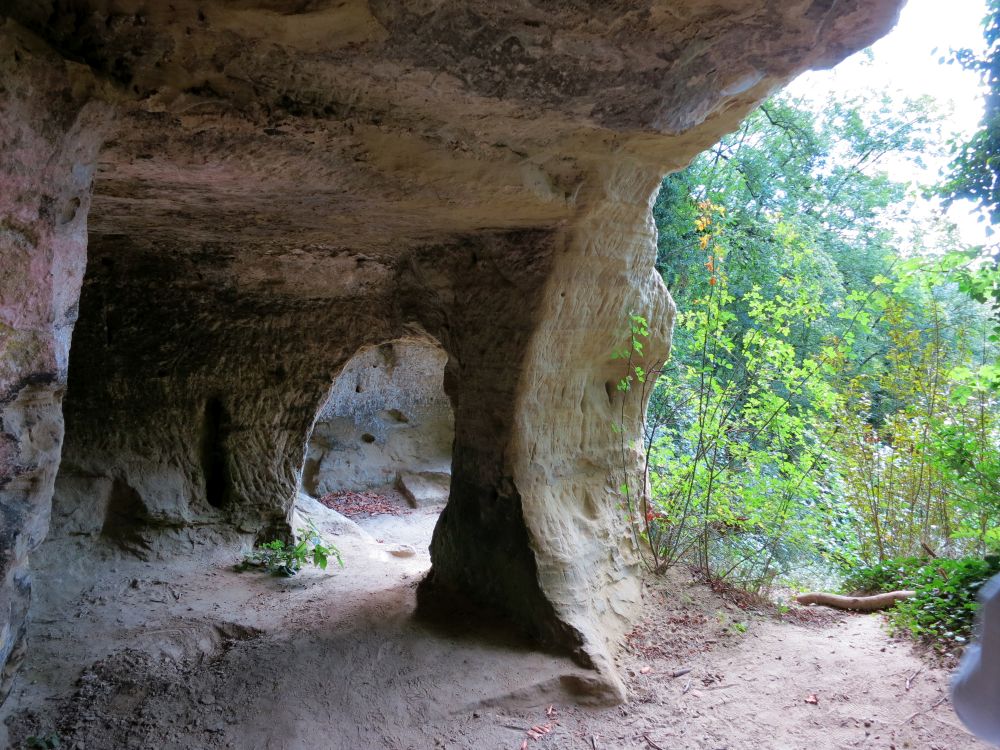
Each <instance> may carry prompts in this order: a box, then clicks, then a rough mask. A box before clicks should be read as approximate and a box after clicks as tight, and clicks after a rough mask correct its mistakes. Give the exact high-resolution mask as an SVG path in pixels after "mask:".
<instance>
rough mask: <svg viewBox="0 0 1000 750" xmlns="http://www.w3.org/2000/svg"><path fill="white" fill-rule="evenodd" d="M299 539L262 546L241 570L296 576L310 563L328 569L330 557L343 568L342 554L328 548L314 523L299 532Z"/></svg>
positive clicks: (267, 543)
mask: <svg viewBox="0 0 1000 750" xmlns="http://www.w3.org/2000/svg"><path fill="white" fill-rule="evenodd" d="M298 536H299V540H298V541H297V542H293V543H291V544H286V543H285V542H283V541H281V540H280V539H275V540H274V541H270V542H265V543H264V544H261V545H259V546H258V547H256V548H255V549H254V551H253V552H251V553H250V554H249V555H247V556H246V557H245V558H244V559H243V561H242V562H241V563H240V565H239V568H240V569H241V570H245V569H247V568H262V569H263V570H266V571H267V572H268V573H271V574H272V575H280V576H293V575H295V574H296V573H298V572H299V571H300V570H301V569H302V568H303V566H305V565H307V564H309V563H312V564H313V565H315V566H316V567H317V568H319V569H320V570H326V566H327V563H328V562H329V559H330V558H331V557H333V558H336V560H337V562H338V563H339V564H340V567H344V560H343V558H342V557H341V555H340V551H339V550H338V549H337V548H336V547H334V546H333V545H330V546H327V545H326V543H325V542H324V541H323V538H322V537H321V536H320V533H319V530H318V529H317V528H316V526H315V524H313V523H312V522H311V521H310V522H309V525H308V527H305V528H300V529H299V530H298Z"/></svg>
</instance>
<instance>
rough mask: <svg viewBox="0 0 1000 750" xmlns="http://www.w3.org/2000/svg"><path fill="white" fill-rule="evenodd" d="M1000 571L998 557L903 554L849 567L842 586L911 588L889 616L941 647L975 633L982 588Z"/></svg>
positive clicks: (851, 589) (847, 589) (854, 591)
mask: <svg viewBox="0 0 1000 750" xmlns="http://www.w3.org/2000/svg"><path fill="white" fill-rule="evenodd" d="M997 573H1000V557H997V556H995V555H991V556H988V557H986V558H985V559H984V558H978V557H962V558H958V559H949V558H934V559H929V560H928V559H920V558H916V557H903V558H895V559H889V560H885V561H883V562H881V563H877V564H875V565H870V566H867V567H863V568H859V569H856V570H853V571H851V573H850V574H849V575H848V576H847V578H846V579H845V580H844V591H845V592H847V593H851V594H861V593H864V594H869V593H882V592H886V591H897V590H900V589H912V590H913V591H914V592H916V593H915V596H913V597H912V598H910V599H906V600H903V601H900V602H897V604H896V606H895V607H893V609H892V610H890V611H889V619H890V621H891V623H892V624H893V626H894V627H895V628H897V629H900V630H904V631H906V632H908V633H910V634H911V635H913V636H914V637H915V638H918V639H921V640H924V641H927V642H928V643H931V644H933V645H934V646H935V647H936V648H938V649H942V650H944V649H949V648H953V647H955V646H960V645H961V644H963V643H965V642H967V641H968V640H969V638H970V637H971V635H972V629H973V625H974V623H975V615H976V611H977V610H978V609H979V603H978V602H977V601H976V597H977V595H978V594H979V589H980V588H982V586H983V584H984V583H986V581H988V580H989V579H990V578H991V577H993V576H994V575H996V574H997Z"/></svg>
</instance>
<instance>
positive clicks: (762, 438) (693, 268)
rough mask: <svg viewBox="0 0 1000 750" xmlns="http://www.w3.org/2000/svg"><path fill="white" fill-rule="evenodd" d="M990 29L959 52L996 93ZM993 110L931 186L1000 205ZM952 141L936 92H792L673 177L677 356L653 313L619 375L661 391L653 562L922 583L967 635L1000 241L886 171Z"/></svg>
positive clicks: (997, 469)
mask: <svg viewBox="0 0 1000 750" xmlns="http://www.w3.org/2000/svg"><path fill="white" fill-rule="evenodd" d="M996 17H997V10H996V7H994V9H993V11H992V15H991V19H993V21H992V22H988V23H987V24H986V28H987V34H988V35H989V34H990V33H991V31H990V30H991V29H992V30H993V36H994V37H995V36H996V34H995V29H996V23H995V19H996ZM988 41H990V44H991V47H990V50H991V51H992V53H993V57H989V58H988V59H987V60H978V61H976V60H975V59H974V58H971V57H970V55H971V53H968V54H963V53H958V54H957V55H956V58H957V59H958V60H959V62H960V63H962V64H963V65H965V66H966V67H970V68H973V69H975V70H980V71H983V72H984V74H985V75H986V77H987V82H988V83H989V84H990V86H991V90H992V91H996V89H997V77H996V76H995V75H993V73H992V71H993V68H994V67H995V65H994V64H993V63H995V58H996V52H995V50H996V41H995V39H992V38H990V37H989V36H988ZM993 96H994V97H996V94H993ZM990 111H991V110H990V109H989V107H988V109H987V117H986V119H985V120H984V123H985V124H984V128H985V130H984V131H982V132H981V133H980V134H979V135H977V137H976V139H974V141H973V144H972V146H967V145H964V144H952V146H951V148H952V153H953V155H956V154H957V159H956V161H955V162H954V164H953V167H952V175H951V177H950V178H949V179H948V180H946V181H944V182H943V183H942V184H940V185H939V186H923V190H924V191H925V192H935V191H936V192H940V193H943V194H944V195H945V197H946V198H948V199H950V200H954V199H955V198H956V197H972V198H976V199H981V205H982V206H983V207H984V208H985V209H986V210H988V211H989V212H990V218H991V220H994V219H995V217H994V216H993V214H994V213H995V210H994V209H995V202H993V195H994V192H990V191H989V190H987V188H986V187H983V186H984V185H989V184H992V185H995V184H996V183H995V176H994V172H993V171H992V170H993V169H995V165H993V164H992V162H990V166H989V167H984V166H983V165H984V164H986V163H987V161H988V159H989V155H990V154H991V153H992V151H990V147H989V143H991V141H990V140H989V137H990V134H991V133H992V131H993V130H995V129H996V125H995V122H994V121H995V119H996V118H995V117H993V116H992V115H990ZM976 144H978V146H976ZM973 146H975V147H976V148H978V149H979V150H978V152H977V151H976V150H975V148H973ZM945 147H946V146H945V143H944V142H943V138H942V136H941V134H940V115H939V113H938V112H937V111H936V107H935V104H934V102H933V101H931V100H930V99H922V100H902V101H893V100H892V99H891V98H889V97H888V96H886V95H884V94H882V95H875V94H874V93H869V94H868V95H866V96H863V97H860V98H858V99H856V100H854V101H837V102H832V103H830V104H829V105H828V106H827V107H825V108H824V109H822V110H817V109H816V108H815V107H811V106H810V105H809V103H808V102H806V101H804V100H801V99H795V98H793V97H791V96H788V95H783V96H778V97H776V98H774V99H772V100H771V101H769V102H767V103H766V104H765V105H763V106H762V107H761V108H760V109H759V110H758V111H757V112H755V113H754V114H753V115H751V116H750V117H749V118H748V119H747V120H746V121H745V122H744V124H743V127H742V128H741V129H740V130H739V131H738V132H736V133H734V134H732V135H730V136H727V137H726V138H724V139H723V140H722V141H721V142H720V143H718V144H717V145H716V146H714V147H713V148H712V149H710V150H709V151H707V152H705V153H704V154H702V155H701V156H700V157H699V158H698V159H696V160H695V162H694V163H693V164H692V165H691V166H690V167H689V168H688V169H686V170H685V171H683V172H680V173H678V174H674V175H671V176H669V177H667V178H666V179H665V180H664V182H663V186H662V189H661V191H660V193H659V195H658V197H657V201H656V204H655V207H654V217H655V220H656V225H657V229H658V233H659V234H658V242H659V253H658V268H659V270H660V272H661V274H662V275H663V278H664V280H665V282H666V283H667V285H668V287H669V288H670V290H671V293H672V294H673V296H674V298H675V300H676V301H677V303H678V307H679V309H680V310H681V313H680V316H679V320H678V325H677V327H676V330H675V339H674V344H673V354H672V358H671V360H670V361H669V362H668V363H667V364H666V365H664V366H663V367H662V369H661V368H658V367H656V363H648V362H644V361H643V360H642V340H643V336H644V335H645V334H644V331H645V325H644V324H645V321H644V320H643V318H642V316H641V314H639V313H641V311H637V312H636V313H635V314H634V315H633V318H632V320H631V323H630V333H629V334H628V335H626V337H625V339H624V340H625V344H624V346H623V347H620V348H619V350H618V351H617V352H616V356H618V357H621V358H623V359H624V360H625V362H626V365H625V367H626V368H627V369H628V373H627V375H626V377H625V378H624V379H623V380H622V382H621V383H620V384H619V388H620V389H622V390H635V389H640V388H641V390H642V391H643V396H647V395H648V396H649V399H650V400H649V410H648V416H647V421H646V424H645V425H644V428H645V429H644V433H643V434H644V445H642V446H636V447H640V448H641V452H642V454H643V455H644V457H645V461H646V463H647V471H648V474H647V476H648V488H649V489H648V493H644V492H642V491H641V490H640V491H638V492H637V491H636V490H637V489H638V488H641V487H642V486H643V484H644V483H645V479H644V478H642V477H639V478H635V477H630V478H629V480H628V481H627V482H626V483H625V485H624V486H623V490H624V493H623V494H624V499H625V505H626V506H627V509H626V510H627V513H628V514H629V517H630V520H631V522H632V527H633V529H634V531H635V533H636V537H637V541H639V543H640V549H641V550H643V551H644V553H643V554H644V557H645V558H646V562H647V564H648V566H649V567H650V568H652V569H654V570H662V569H664V568H666V567H669V566H671V565H673V564H676V563H686V564H689V565H691V566H693V567H694V568H695V569H696V570H697V571H698V572H699V574H700V575H702V576H703V577H705V578H706V579H708V580H710V581H713V582H714V583H715V584H716V585H725V586H733V587H736V588H738V589H742V590H747V591H749V592H751V593H753V594H760V593H766V592H772V591H774V590H775V589H776V588H779V587H791V588H796V587H802V586H808V587H815V588H830V587H837V588H842V589H843V590H845V591H850V592H855V591H859V590H864V591H865V592H877V591H890V590H894V589H903V588H906V589H910V588H914V589H916V590H917V596H916V597H914V598H913V599H912V600H909V601H905V602H903V603H902V604H899V605H898V606H897V607H896V608H895V609H894V610H893V612H892V615H891V616H892V618H893V621H894V623H895V625H896V626H897V627H899V628H901V629H903V630H906V631H909V632H910V633H912V634H913V635H915V636H917V637H920V638H922V639H926V640H927V641H929V642H931V643H933V644H934V645H935V646H936V647H937V648H938V649H939V650H940V651H942V652H946V653H949V652H953V651H954V650H955V648H956V647H960V646H961V644H962V643H964V642H965V641H966V639H967V638H968V637H969V635H970V632H971V628H972V622H973V614H974V611H975V608H976V603H975V594H976V592H977V590H978V587H979V586H980V585H982V583H983V582H984V581H985V580H986V579H987V578H988V577H989V576H990V575H992V574H994V573H996V572H997V570H998V568H1000V563H998V558H997V553H998V552H1000V526H998V520H1000V400H998V397H997V393H998V381H1000V378H998V373H1000V370H998V368H997V358H998V354H1000V349H998V343H1000V336H998V330H997V321H998V317H997V309H998V308H997V299H998V295H997V292H996V290H997V289H998V285H997V274H996V260H995V257H994V256H993V254H992V250H991V249H989V248H985V249H984V248H977V247H967V246H963V244H962V242H961V240H960V238H959V233H958V231H957V229H956V227H955V226H954V225H952V224H950V223H949V222H948V221H947V220H946V219H945V218H944V217H943V215H942V214H941V213H940V212H938V213H935V214H928V213H927V212H925V211H923V210H921V206H920V205H919V204H921V203H922V202H923V201H925V200H926V199H925V198H923V197H921V196H920V195H917V194H915V193H914V190H913V188H912V187H911V186H907V185H906V184H903V183H901V182H899V181H896V180H894V179H892V178H891V177H890V176H889V174H888V173H887V171H886V170H885V169H884V164H885V162H886V161H889V160H893V159H896V160H899V159H908V160H913V161H919V160H921V159H923V158H925V156H926V155H927V153H928V152H929V151H932V150H934V149H941V148H945ZM977 153H978V155H979V156H978V157H977V156H976V154H977ZM977 158H979V159H980V161H979V162H977V161H976V159H977ZM977 180H978V181H977ZM991 181H993V182H991ZM970 185H971V186H972V187H969V186H970ZM963 186H964V187H963ZM963 190H964V193H963V192H962V191H963ZM643 368H647V369H649V370H650V371H652V373H653V374H657V375H659V376H660V377H659V378H658V379H655V384H654V379H653V378H650V377H648V375H649V374H650V373H647V372H646V371H645V370H644V369H643ZM623 414H624V411H623ZM621 427H624V425H619V426H618V427H617V428H616V429H620V428H621ZM627 447H628V446H626V445H625V444H624V443H623V444H622V448H623V467H624V466H626V465H627V462H626V461H625V452H626V448H627Z"/></svg>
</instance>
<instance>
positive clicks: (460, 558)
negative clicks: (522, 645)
mask: <svg viewBox="0 0 1000 750" xmlns="http://www.w3.org/2000/svg"><path fill="white" fill-rule="evenodd" d="M899 5H900V0H842V1H840V2H830V1H829V0H796V1H795V2H784V1H781V0H719V1H718V2H711V3H708V2H703V1H701V0H681V1H680V2H666V1H665V0H621V1H620V2H603V1H602V2H588V1H587V0H579V1H567V2H555V3H536V2H530V1H521V0H499V1H498V0H471V2H457V1H454V2H453V1H451V0H420V1H419V2H402V0H368V1H366V0H336V1H334V0H239V1H238V2H222V0H203V1H200V2H196V1H195V0H172V1H171V2H161V1H160V0H49V1H48V2H41V3H40V2H36V0H9V1H8V2H7V3H5V4H4V7H3V10H2V11H0V12H3V13H4V14H6V20H4V22H3V27H2V29H3V34H4V39H5V40H7V41H5V42H4V45H5V46H4V47H3V48H2V55H3V57H2V60H0V65H2V66H3V73H4V76H3V78H2V79H0V81H2V83H0V85H2V86H3V91H2V102H0V107H2V108H0V116H2V119H0V133H2V134H3V152H2V154H0V175H2V176H3V180H4V187H5V190H4V191H3V196H2V198H0V201H2V206H0V208H2V210H3V217H4V218H3V219H2V220H3V222H4V223H3V225H2V227H3V235H2V239H0V242H2V244H0V255H2V258H3V263H4V267H5V268H6V267H7V264H12V265H11V266H10V267H11V268H15V269H23V271H18V272H17V273H14V274H5V276H4V277H3V279H2V280H0V291H2V294H3V296H2V300H0V310H2V313H3V316H4V317H3V325H4V326H5V328H4V329H3V331H2V335H3V339H2V346H3V347H4V362H3V369H2V370H0V390H2V394H3V396H2V398H3V401H2V403H3V407H2V408H3V409H4V412H3V420H4V422H3V434H4V437H3V441H4V442H3V443H2V446H3V447H0V451H2V453H0V459H2V462H3V463H2V469H3V472H4V477H5V478H4V479H3V480H2V484H0V492H2V500H0V507H2V508H3V512H4V518H3V524H4V527H3V539H4V552H3V555H4V556H3V564H4V566H5V567H4V573H5V575H6V576H7V577H6V578H5V579H4V581H5V582H4V589H3V594H4V596H5V602H6V604H5V605H4V607H3V608H2V609H0V628H2V629H3V633H4V636H3V638H4V640H3V641H2V643H3V646H2V649H0V656H2V657H3V658H4V659H5V660H8V661H9V662H10V663H11V664H13V663H14V661H16V660H14V661H10V655H11V653H12V650H16V647H15V646H14V645H12V644H14V643H15V642H16V638H15V637H14V636H13V635H12V634H14V633H17V632H20V630H21V628H22V624H23V617H24V603H25V601H26V593H25V591H26V587H27V584H26V582H25V581H26V579H25V577H24V576H23V575H22V573H23V571H24V560H25V557H26V555H27V552H28V550H29V549H30V548H31V546H32V545H33V544H35V543H36V542H37V540H38V538H39V537H40V535H41V534H42V533H43V532H44V527H45V524H46V520H47V509H48V506H49V500H50V496H51V486H52V477H53V475H54V473H55V471H56V468H57V465H58V460H59V442H60V441H59V433H60V430H61V421H60V416H59V393H60V392H61V387H62V383H63V382H64V381H65V353H66V352H65V347H66V345H67V342H68V328H69V325H70V322H71V320H72V317H73V311H74V310H75V304H76V290H77V288H78V286H79V276H80V272H81V270H82V263H83V252H84V250H83V243H84V231H85V230H84V222H85V221H86V218H87V207H88V201H87V197H88V186H89V183H90V177H91V175H90V171H89V170H88V168H87V165H88V164H93V159H94V156H93V151H94V147H95V146H96V143H97V139H98V128H97V127H96V125H95V124H92V123H90V122H89V121H88V115H87V113H88V112H89V110H88V108H87V106H84V105H83V102H85V101H87V100H88V98H89V99H95V100H96V99H99V100H101V101H102V102H105V103H107V104H108V105H110V107H111V108H112V109H113V110H114V111H115V112H116V114H117V119H116V127H115V129H114V131H113V132H112V133H111V134H110V136H109V138H108V140H107V142H106V143H105V145H104V148H103V150H102V151H101V154H100V157H99V159H98V174H97V178H96V183H95V192H94V198H93V205H92V207H91V210H90V233H89V238H90V247H89V252H90V261H89V266H88V272H87V279H86V282H85V285H84V290H83V294H82V298H81V300H80V307H79V310H80V321H79V325H78V327H77V332H76V334H75V336H74V339H73V346H72V353H71V356H70V388H69V395H68V397H67V400H66V404H65V414H66V431H67V432H66V435H67V437H66V446H65V451H64V460H63V467H62V470H61V472H60V478H59V487H58V489H57V500H56V506H57V509H58V521H59V528H60V529H61V530H63V531H65V533H74V534H80V535H84V536H88V535H89V536H93V537H94V538H95V539H97V538H104V539H106V540H108V541H111V542H113V543H115V544H117V545H119V546H122V547H125V548H126V549H129V550H132V551H135V552H138V553H141V554H168V553H170V551H171V550H172V549H180V548H185V549H188V550H189V549H190V544H191V542H193V541H197V540H198V539H203V538H205V536H206V535H211V536H212V537H213V538H215V539H217V540H226V539H231V540H233V541H235V540H237V539H243V540H249V539H252V538H254V537H259V536H262V535H269V534H275V533H285V532H287V522H288V518H289V514H290V512H291V509H292V504H293V500H294V497H295V493H296V488H297V485H298V482H299V476H300V472H301V468H302V465H303V460H304V457H305V455H306V444H307V440H308V437H309V434H310V430H311V428H312V425H313V423H314V420H315V418H316V414H317V412H318V410H319V409H320V408H321V406H322V405H323V404H324V403H325V401H326V399H327V397H328V393H329V390H330V387H331V383H333V382H334V379H335V378H336V377H337V375H338V374H339V373H341V372H342V370H343V368H344V367H345V366H346V365H347V363H348V362H349V361H350V360H351V359H352V357H354V356H356V355H357V353H358V352H361V351H364V350H366V349H369V348H371V347H379V346H383V345H386V344H388V343H389V342H393V341H398V340H400V339H408V338H423V339H431V340H434V341H436V342H437V343H438V344H439V345H440V346H441V347H442V349H443V350H444V352H445V353H446V354H447V364H446V366H445V373H444V389H445V392H446V393H447V395H448V398H449V399H450V401H451V406H452V411H453V413H454V420H455V435H454V448H453V457H452V485H451V497H450V500H449V503H448V506H447V508H446V510H445V511H444V513H443V514H442V516H441V519H440V522H439V524H438V527H437V530H436V532H435V535H434V540H433V543H432V559H433V571H432V574H431V577H430V579H429V584H428V585H429V586H431V587H432V588H433V589H435V590H438V591H455V592H459V593H462V594H464V595H466V596H469V597H472V598H474V599H476V600H478V601H480V602H482V603H484V604H487V605H490V606H493V607H496V608H498V609H499V610H501V611H502V612H504V613H505V614H506V615H508V616H509V617H510V618H511V620H512V621H513V622H515V623H516V624H517V625H518V626H519V627H523V628H525V629H527V630H529V631H530V632H532V633H534V634H535V635H536V636H537V637H539V638H540V639H542V640H544V641H547V642H550V643H552V644H554V645H556V646H558V647H560V648H563V649H565V650H568V651H570V652H572V653H573V654H575V655H576V657H577V658H578V659H579V660H580V661H581V662H583V663H586V664H590V665H593V666H595V667H597V668H598V669H599V670H601V672H602V673H603V674H604V675H605V676H606V677H607V679H608V681H609V685H610V689H611V691H612V692H614V691H615V690H617V689H619V688H618V685H617V681H616V678H615V676H614V670H613V666H612V662H611V654H612V653H613V648H614V644H615V643H616V641H617V639H618V637H619V636H620V633H621V632H622V629H623V627H624V626H625V623H626V622H627V619H628V617H629V614H630V613H631V612H632V611H633V610H634V605H635V603H636V601H637V598H638V596H639V587H638V583H637V579H636V575H635V573H636V562H635V556H634V553H633V551H632V550H631V548H630V546H629V544H628V541H627V534H626V533H625V528H624V521H623V519H622V517H621V513H620V511H619V510H618V503H619V498H618V496H617V493H616V490H615V488H616V487H617V486H618V485H619V483H620V479H621V477H620V474H621V471H622V466H621V460H620V457H617V456H620V454H619V453H618V440H617V436H616V435H615V434H614V432H613V430H612V429H611V425H612V423H613V422H614V421H615V420H616V419H620V416H621V408H622V404H621V403H620V402H619V401H618V400H617V399H620V398H622V396H621V395H620V394H618V392H617V391H616V390H615V389H614V383H615V382H617V379H618V378H619V377H620V376H621V374H622V373H621V370H620V368H621V365H620V363H615V362H612V361H610V360H609V357H608V355H609V352H610V351H611V350H612V348H613V347H614V346H615V345H616V344H617V343H618V342H617V339H618V338H619V337H620V336H621V333H622V329H623V327H624V324H625V321H626V318H627V315H628V314H629V313H630V312H633V311H634V312H636V313H639V314H643V315H644V316H646V317H647V318H648V319H650V320H651V321H652V322H653V327H652V331H651V337H650V341H649V343H648V344H647V363H651V362H655V361H656V360H660V359H662V358H664V357H665V356H666V354H667V347H668V341H669V335H670V326H671V316H672V309H673V307H672V303H671V301H670V298H669V295H668V294H667V291H666V289H665V288H664V287H663V285H662V283H661V282H660V280H659V278H658V277H657V276H656V274H655V272H654V269H653V258H654V255H655V253H654V230H653V227H652V224H651V220H650V217H649V204H650V200H651V198H652V196H653V194H654V192H655V190H656V188H657V185H658V183H659V180H660V177H661V175H662V174H663V173H664V172H666V171H669V170H672V169H677V168H680V167H681V166H683V165H684V164H685V163H686V162H687V161H688V160H689V159H690V158H691V157H692V156H694V155H695V154H696V153H697V152H698V151H700V150H702V149H704V148H705V147H707V146H708V145H710V144H711V143H712V142H714V141H715V140H716V139H717V138H718V137H719V136H720V135H721V134H723V133H725V132H726V131H728V130H730V129H732V128H734V127H735V126H736V125H737V123H738V122H739V120H740V118H741V117H742V116H743V115H744V114H745V113H746V112H747V111H748V110H749V109H750V108H751V107H752V106H753V105H754V104H755V103H756V102H757V101H759V100H760V99H761V98H762V97H764V96H766V95H767V94H768V93H770V92H771V91H772V90H774V89H775V88H776V87H778V86H780V85H781V84H782V83H783V82H785V81H787V80H788V79H789V78H790V77H791V76H793V75H794V74H795V73H797V72H798V71H800V70H803V69H805V68H807V67H810V66H821V65H830V64H833V63H835V62H836V61H838V60H839V59H840V58H842V57H843V56H845V55H846V54H848V53H849V52H851V51H853V50H854V49H857V48H859V47H862V46H864V45H866V44H868V43H870V42H871V41H873V40H874V39H875V38H877V37H878V36H879V35H881V34H883V33H885V32H886V31H887V30H888V28H889V27H890V25H891V24H892V22H893V20H894V16H895V13H896V12H897V10H898V6H899ZM23 29H28V30H29V31H30V33H31V34H34V35H35V37H34V38H29V37H28V36H26V35H27V34H28V33H29V32H25V31H23ZM12 39H13V41H11V40H12ZM29 48H30V49H34V50H38V52H37V53H33V56H32V57H30V63H25V62H24V61H25V60H26V59H28V58H26V57H25V54H24V53H26V51H27V50H28V49H29ZM19 55H20V56H19ZM67 71H78V72H79V73H80V75H81V76H82V75H83V74H84V73H86V75H87V76H91V77H92V80H93V81H95V82H96V84H95V86H96V87H97V88H95V89H94V90H93V91H88V90H86V87H85V86H74V85H72V81H73V80H75V79H74V78H73V76H71V75H70V73H68V72H67ZM88 80H90V79H89V78H88ZM7 187H11V189H9V190H8V189H6V188H7ZM8 217H10V218H8ZM67 217H68V218H67ZM50 271H51V273H50ZM642 408H643V405H642V404H641V403H638V400H635V399H633V400H632V401H630V402H628V403H626V405H625V410H626V416H627V417H628V419H627V420H626V421H627V422H629V423H637V421H638V419H639V417H640V416H641V411H642ZM633 459H634V457H633ZM633 459H629V460H633ZM18 571H21V572H18Z"/></svg>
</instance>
